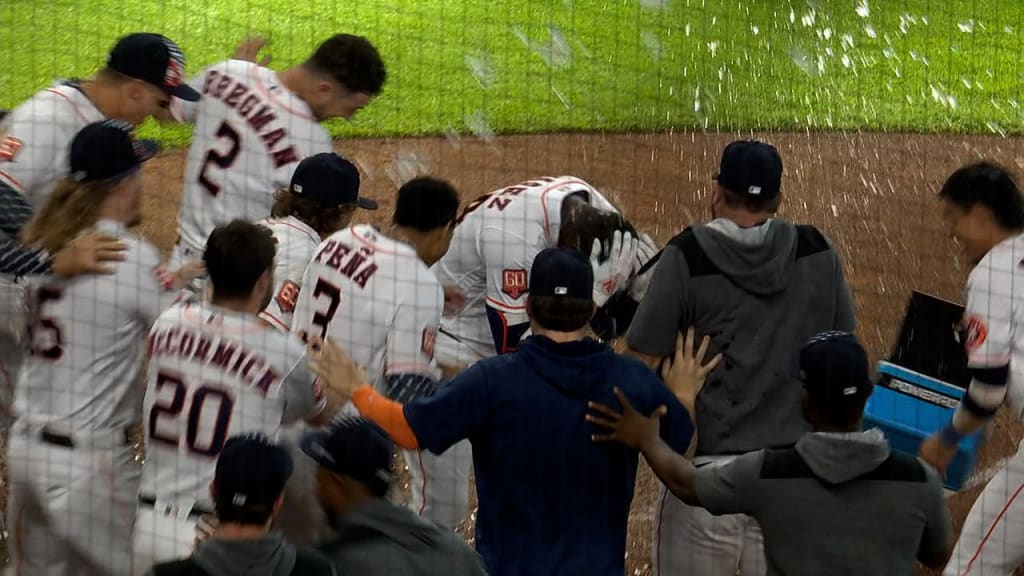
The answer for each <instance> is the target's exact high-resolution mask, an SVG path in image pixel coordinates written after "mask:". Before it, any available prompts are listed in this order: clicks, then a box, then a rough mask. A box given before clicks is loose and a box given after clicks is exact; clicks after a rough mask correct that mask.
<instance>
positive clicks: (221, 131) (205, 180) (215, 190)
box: [199, 122, 242, 196]
mask: <svg viewBox="0 0 1024 576" xmlns="http://www.w3.org/2000/svg"><path fill="white" fill-rule="evenodd" d="M217 138H225V139H227V141H228V142H229V143H230V144H231V148H229V149H228V151H227V153H226V154H221V153H220V152H218V151H217V150H215V149H213V148H210V149H209V150H207V151H206V159H205V160H203V168H202V169H201V170H200V171H199V183H200V184H202V185H203V188H206V191H207V192H209V193H210V195H211V196H216V195H217V194H219V193H220V184H215V183H214V182H212V181H211V180H210V177H209V176H207V175H206V171H207V169H209V168H210V164H213V165H215V166H217V167H218V168H220V169H221V170H227V169H228V168H230V167H231V165H232V164H234V163H235V160H236V159H237V158H238V152H239V150H240V149H241V148H242V139H241V137H240V136H239V135H238V132H236V131H235V129H234V128H232V127H231V125H230V124H228V123H227V122H221V123H220V128H217Z"/></svg>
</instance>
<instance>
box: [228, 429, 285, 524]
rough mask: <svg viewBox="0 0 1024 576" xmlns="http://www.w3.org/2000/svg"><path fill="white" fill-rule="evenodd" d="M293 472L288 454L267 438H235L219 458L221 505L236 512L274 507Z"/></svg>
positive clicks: (251, 436) (245, 436)
mask: <svg viewBox="0 0 1024 576" xmlns="http://www.w3.org/2000/svg"><path fill="white" fill-rule="evenodd" d="M292 469H293V464H292V457H291V456H290V455H289V454H288V451H287V450H285V449H284V448H282V447H281V446H278V445H277V444H274V443H273V442H271V440H270V439H269V438H267V437H266V436H264V435H263V434H249V435H243V436H233V437H231V438H229V439H228V441H227V442H226V443H224V447H223V448H222V449H221V451H220V456H219V457H218V458H217V468H216V472H215V475H214V479H213V484H214V492H215V494H216V498H217V501H218V503H219V505H222V506H234V507H236V508H258V507H265V506H273V504H274V502H277V499H278V498H280V497H281V494H282V492H284V486H285V484H286V483H287V482H288V478H289V477H291V475H292Z"/></svg>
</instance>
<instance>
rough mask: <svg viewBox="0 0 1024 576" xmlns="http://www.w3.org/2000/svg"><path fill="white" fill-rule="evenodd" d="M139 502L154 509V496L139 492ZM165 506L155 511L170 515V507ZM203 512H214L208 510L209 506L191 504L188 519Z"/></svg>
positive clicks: (196, 516) (197, 516)
mask: <svg viewBox="0 0 1024 576" xmlns="http://www.w3.org/2000/svg"><path fill="white" fill-rule="evenodd" d="M139 504H142V505H143V506H146V507H147V508H153V509H154V510H155V509H156V497H155V496H151V495H148V494H139ZM165 508H166V509H165V510H157V512H163V513H164V514H167V515H170V514H171V510H170V507H169V506H168V507H165ZM203 514H214V511H213V510H210V509H209V508H206V507H204V506H199V505H197V504H193V505H192V509H191V510H189V511H188V519H189V520H192V519H195V518H199V517H200V516H202V515H203Z"/></svg>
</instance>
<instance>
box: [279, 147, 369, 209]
mask: <svg viewBox="0 0 1024 576" xmlns="http://www.w3.org/2000/svg"><path fill="white" fill-rule="evenodd" d="M289 188H290V189H291V191H292V193H293V194H296V195H298V196H302V197H304V198H310V199H312V200H316V201H317V202H319V203H321V204H324V205H326V206H339V205H341V204H355V205H357V206H359V207H360V208H363V209H366V210H376V209H377V201H376V200H371V199H369V198H361V197H360V196H359V170H357V169H356V167H355V165H353V164H352V163H351V162H349V161H348V160H346V159H344V158H342V157H341V156H338V155H337V154H335V153H333V152H321V153H320V154H314V155H312V156H307V157H306V158H303V159H302V162H299V165H298V166H296V167H295V172H294V173H293V174H292V182H291V185H290V186H289Z"/></svg>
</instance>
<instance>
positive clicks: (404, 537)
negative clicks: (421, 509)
mask: <svg viewBox="0 0 1024 576" xmlns="http://www.w3.org/2000/svg"><path fill="white" fill-rule="evenodd" d="M320 550H321V551H322V552H323V553H324V554H326V555H327V556H329V557H330V558H332V559H333V560H334V564H335V568H336V569H337V572H338V574H339V575H341V576H344V575H347V574H354V575H355V574H358V575H359V576H428V575H430V576H433V575H435V574H446V575H450V576H485V574H486V572H485V571H484V569H483V564H482V563H481V561H480V556H479V555H477V553H476V551H475V550H473V549H472V548H470V546H469V544H466V542H465V541H464V540H463V539H462V538H461V537H460V536H459V535H458V534H456V533H455V532H453V531H451V530H448V529H447V528H442V527H441V526H438V525H436V524H434V523H432V522H429V521H427V520H425V519H423V518H420V517H419V516H417V515H416V514H414V513H412V512H411V511H409V510H407V509H406V508H403V507H400V506H396V505H394V504H392V503H390V502H388V501H387V500H385V499H383V498H373V499H371V500H368V501H366V502H364V503H363V504H361V505H359V507H358V508H356V509H355V510H353V511H352V512H351V513H350V514H349V515H348V517H347V518H345V522H344V524H343V525H342V526H341V527H340V530H339V531H338V537H337V538H336V539H335V540H333V541H331V542H329V543H328V544H325V545H324V546H321V547H320Z"/></svg>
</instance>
